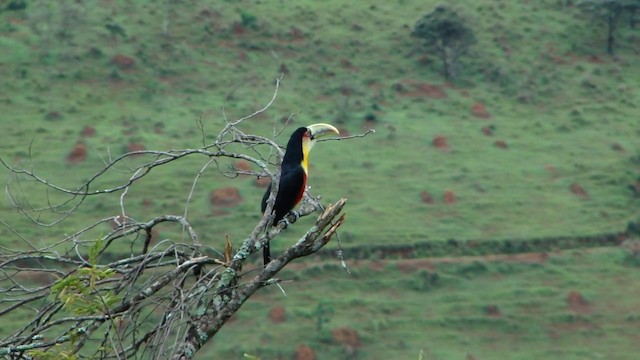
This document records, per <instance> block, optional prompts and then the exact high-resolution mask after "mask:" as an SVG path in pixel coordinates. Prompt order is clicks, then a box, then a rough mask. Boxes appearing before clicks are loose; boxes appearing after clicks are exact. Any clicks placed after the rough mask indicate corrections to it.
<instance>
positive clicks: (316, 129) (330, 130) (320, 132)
mask: <svg viewBox="0 0 640 360" xmlns="http://www.w3.org/2000/svg"><path fill="white" fill-rule="evenodd" d="M307 129H309V132H311V140H315V139H317V138H320V137H323V136H327V135H331V134H336V135H340V131H338V129H336V127H335V126H333V125H330V124H324V123H319V124H313V125H309V126H307Z"/></svg>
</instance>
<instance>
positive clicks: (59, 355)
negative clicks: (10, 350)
mask: <svg viewBox="0 0 640 360" xmlns="http://www.w3.org/2000/svg"><path fill="white" fill-rule="evenodd" d="M27 354H28V355H29V356H30V357H31V358H33V359H34V360H77V359H79V357H78V356H77V355H75V354H74V353H73V351H72V350H61V347H60V345H58V346H55V347H54V348H53V349H49V350H30V351H27Z"/></svg>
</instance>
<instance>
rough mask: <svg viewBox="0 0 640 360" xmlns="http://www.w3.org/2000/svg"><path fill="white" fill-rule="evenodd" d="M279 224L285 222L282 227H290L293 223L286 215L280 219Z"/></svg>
mask: <svg viewBox="0 0 640 360" xmlns="http://www.w3.org/2000/svg"><path fill="white" fill-rule="evenodd" d="M278 224H283V226H282V228H283V229H286V228H288V227H289V225H291V222H290V221H289V220H288V219H287V218H286V217H284V218H282V219H280V221H278Z"/></svg>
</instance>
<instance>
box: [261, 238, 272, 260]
mask: <svg viewBox="0 0 640 360" xmlns="http://www.w3.org/2000/svg"><path fill="white" fill-rule="evenodd" d="M262 260H263V261H264V266H267V264H269V263H270V262H271V248H269V242H268V241H267V242H266V243H265V244H264V247H262Z"/></svg>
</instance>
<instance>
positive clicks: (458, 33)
mask: <svg viewBox="0 0 640 360" xmlns="http://www.w3.org/2000/svg"><path fill="white" fill-rule="evenodd" d="M468 24H469V20H468V19H467V18H465V17H464V16H462V15H460V10H458V9H456V8H453V7H451V6H449V5H438V6H437V7H436V8H435V9H434V10H433V11H431V12H429V13H427V14H426V15H424V16H423V17H422V18H421V19H420V20H418V22H417V23H416V25H415V28H414V29H413V32H412V33H411V36H414V37H417V38H420V39H422V40H424V42H425V45H426V46H427V47H429V48H432V49H435V50H436V51H437V52H438V53H439V56H440V60H441V61H442V66H443V74H444V78H445V80H453V79H454V77H455V67H456V66H457V65H458V63H459V61H460V58H461V57H462V56H463V55H464V54H466V53H467V52H468V50H469V48H470V47H471V45H472V44H474V43H475V35H474V32H473V30H472V29H471V27H469V25H468Z"/></svg>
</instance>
